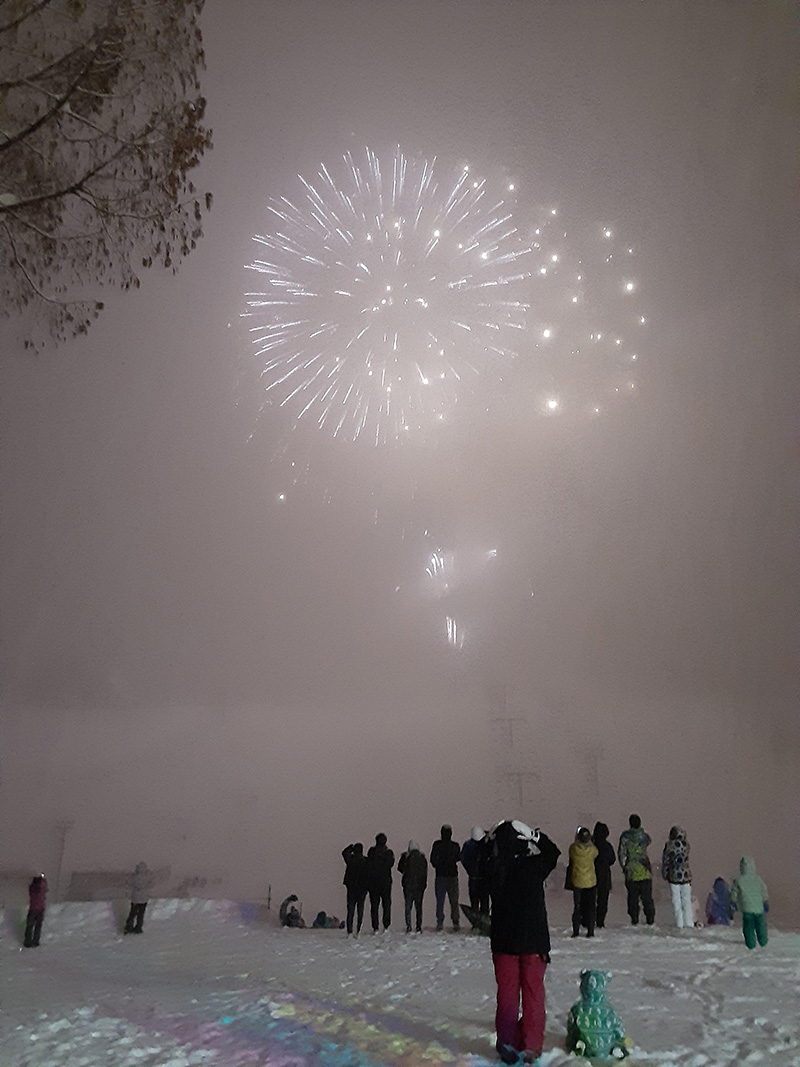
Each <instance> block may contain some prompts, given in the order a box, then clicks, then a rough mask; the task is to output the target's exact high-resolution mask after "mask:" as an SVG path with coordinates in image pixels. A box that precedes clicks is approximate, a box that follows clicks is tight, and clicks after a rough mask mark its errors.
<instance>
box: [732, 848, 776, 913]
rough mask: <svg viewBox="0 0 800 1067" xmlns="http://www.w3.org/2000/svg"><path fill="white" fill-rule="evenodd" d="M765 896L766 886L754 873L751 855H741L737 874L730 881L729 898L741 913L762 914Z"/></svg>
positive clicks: (753, 862)
mask: <svg viewBox="0 0 800 1067" xmlns="http://www.w3.org/2000/svg"><path fill="white" fill-rule="evenodd" d="M767 897H768V893H767V887H766V885H765V883H764V881H763V879H762V878H760V877H759V875H758V874H756V861H755V860H754V859H753V857H752V856H742V858H741V860H740V861H739V874H738V875H737V876H736V878H734V879H733V881H732V882H731V900H732V901H733V903H734V904H735V905H736V907H737V908H738V909H739V911H741V912H742V913H744V912H749V914H751V915H763V913H764V901H765V900H767Z"/></svg>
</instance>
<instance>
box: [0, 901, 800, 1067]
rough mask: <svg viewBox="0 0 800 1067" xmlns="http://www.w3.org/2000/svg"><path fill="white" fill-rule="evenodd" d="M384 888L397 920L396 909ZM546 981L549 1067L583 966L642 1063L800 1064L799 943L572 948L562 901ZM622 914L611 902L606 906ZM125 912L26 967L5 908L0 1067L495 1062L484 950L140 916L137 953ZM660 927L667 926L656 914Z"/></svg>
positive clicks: (84, 916) (157, 907) (425, 938)
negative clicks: (600, 971)
mask: <svg viewBox="0 0 800 1067" xmlns="http://www.w3.org/2000/svg"><path fill="white" fill-rule="evenodd" d="M398 889H399V887H397V888H396V889H395V909H397V907H398V904H399V892H398ZM549 900H550V902H549V905H548V906H549V910H550V919H551V932H552V937H553V953H552V965H551V967H550V968H549V969H548V977H547V1012H548V1019H547V1032H546V1037H545V1053H544V1055H543V1057H542V1060H541V1063H542V1064H544V1065H547V1067H566V1065H567V1064H569V1065H571V1067H579V1065H580V1064H581V1063H586V1062H587V1061H583V1060H580V1059H579V1058H576V1057H574V1056H568V1055H567V1054H566V1053H565V1052H564V1038H565V1021H566V1016H567V1012H568V1010H569V1008H570V1006H571V1004H572V1003H573V1002H574V1001H575V1000H576V999H577V998H578V975H579V973H580V970H581V968H583V967H603V968H606V969H608V970H610V971H611V972H612V973H613V975H614V977H613V980H612V981H611V983H610V987H609V999H610V1001H611V1003H613V1004H614V1006H615V1007H616V1008H617V1010H618V1011H619V1012H620V1014H621V1016H622V1019H623V1022H624V1024H625V1028H626V1032H627V1033H628V1035H629V1036H630V1038H631V1039H632V1040H633V1043H634V1051H633V1055H632V1057H631V1059H630V1060H628V1063H629V1064H631V1065H633V1064H648V1065H659V1067H712V1065H714V1067H722V1065H726V1067H727V1065H733V1064H736V1065H739V1064H744V1065H747V1064H765V1065H766V1064H769V1065H770V1067H798V1065H800V1024H799V1023H798V1005H800V996H799V994H800V968H799V966H798V961H799V960H800V937H799V936H798V935H797V934H796V933H782V932H779V931H776V930H771V932H770V942H769V945H768V946H767V947H766V949H763V950H756V951H754V952H748V951H747V949H746V948H745V946H744V943H743V941H742V938H741V930H740V928H739V927H738V926H737V927H731V928H715V927H710V928H705V929H696V930H688V931H683V932H681V933H678V931H675V930H673V929H672V928H671V927H668V926H656V927H653V928H647V927H645V926H640V927H636V928H633V927H630V926H628V925H624V922H623V920H624V919H625V917H624V915H613V916H612V925H611V926H610V927H608V928H607V929H605V930H601V931H598V935H597V937H596V938H595V939H594V940H592V941H590V940H587V939H586V938H583V937H582V938H580V939H576V940H572V939H570V937H569V929H568V926H569V924H568V921H567V917H568V903H569V902H568V900H567V894H564V893H561V894H559V893H558V891H557V890H551V891H550V893H549ZM616 905H617V906H618V907H619V906H620V905H619V901H617V902H616ZM125 910H126V909H125V904H124V902H121V901H119V902H107V903H106V902H99V903H87V904H78V903H71V904H60V905H56V906H53V907H51V908H49V909H48V912H47V917H46V919H45V927H44V935H43V938H42V945H41V947H40V948H38V949H22V948H21V947H20V945H21V937H20V921H21V919H22V917H23V915H24V912H23V911H22V910H21V909H20V908H17V907H7V908H6V909H5V911H4V914H3V924H2V942H1V943H0V957H1V959H2V966H1V967H0V973H1V977H0V993H1V994H2V1024H0V1025H1V1026H2V1029H1V1030H0V1063H2V1064H3V1065H4V1067H61V1065H67V1064H69V1065H70V1067H99V1065H103V1067H195V1065H209V1067H233V1065H236V1067H245V1065H260V1067H306V1065H312V1064H314V1065H320V1067H379V1065H402V1067H411V1065H414V1064H426V1065H430V1067H435V1065H438V1064H448V1065H450V1064H452V1065H456V1064H458V1065H464V1067H483V1065H485V1064H487V1063H496V1062H498V1061H497V1060H496V1057H495V1056H494V1047H493V1043H494V1033H493V1015H494V988H495V987H494V977H493V972H492V965H491V956H490V953H489V945H488V942H487V940H486V939H484V938H479V937H477V936H475V935H472V934H467V933H461V934H452V933H448V932H447V931H445V932H444V933H441V934H436V933H433V932H431V931H427V930H426V931H425V932H423V933H422V934H421V935H406V934H405V933H404V932H403V931H402V928H399V929H398V928H395V929H392V930H390V931H389V932H388V933H386V934H378V935H377V936H374V935H372V934H371V933H362V935H361V937H360V938H359V939H357V940H356V939H348V938H347V937H346V935H345V932H344V931H340V930H319V931H317V930H310V929H309V930H283V929H280V928H279V927H277V926H276V925H275V922H274V914H273V913H271V912H267V910H266V908H264V907H263V906H259V905H255V904H243V903H235V902H231V901H207V900H194V901H192V900H180V901H178V900H160V901H153V902H151V904H150V906H149V907H148V914H147V918H146V921H145V932H144V934H143V935H142V936H141V937H123V936H122V935H121V933H120V931H121V928H122V923H123V921H124V914H125ZM660 918H663V919H666V916H665V915H663V911H662V915H661V916H660Z"/></svg>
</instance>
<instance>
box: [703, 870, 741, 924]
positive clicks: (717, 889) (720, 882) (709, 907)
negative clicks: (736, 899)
mask: <svg viewBox="0 0 800 1067" xmlns="http://www.w3.org/2000/svg"><path fill="white" fill-rule="evenodd" d="M735 910H736V908H735V906H734V904H733V903H732V901H731V891H730V889H729V888H728V883H727V882H726V881H725V879H724V878H715V879H714V887H713V889H712V890H711V892H710V893H709V894H708V896H707V897H706V923H707V924H708V925H709V926H730V924H731V923H732V922H733V913H734V911H735Z"/></svg>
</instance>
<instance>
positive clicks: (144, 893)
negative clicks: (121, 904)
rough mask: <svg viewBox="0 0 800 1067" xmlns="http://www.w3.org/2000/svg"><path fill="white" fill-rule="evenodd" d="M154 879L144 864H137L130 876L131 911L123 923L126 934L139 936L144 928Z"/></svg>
mask: <svg viewBox="0 0 800 1067" xmlns="http://www.w3.org/2000/svg"><path fill="white" fill-rule="evenodd" d="M153 882H154V878H153V875H152V874H151V873H150V871H149V870H148V867H147V864H146V863H144V862H141V863H137V864H136V866H135V868H134V870H133V874H132V875H131V910H130V912H129V913H128V918H127V921H126V922H125V933H126V934H141V933H142V931H143V928H144V913H145V909H146V908H147V902H148V900H149V899H150V890H151V889H152V888H153Z"/></svg>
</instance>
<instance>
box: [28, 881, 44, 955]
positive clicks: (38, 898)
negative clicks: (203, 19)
mask: <svg viewBox="0 0 800 1067" xmlns="http://www.w3.org/2000/svg"><path fill="white" fill-rule="evenodd" d="M46 902H47V879H46V878H45V876H44V875H43V874H37V875H36V876H35V877H34V878H32V879H31V884H30V885H29V886H28V917H27V920H26V922H25V939H24V942H23V944H24V945H25V948H38V947H39V941H40V939H41V936H42V923H43V922H44V912H45V906H46Z"/></svg>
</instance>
